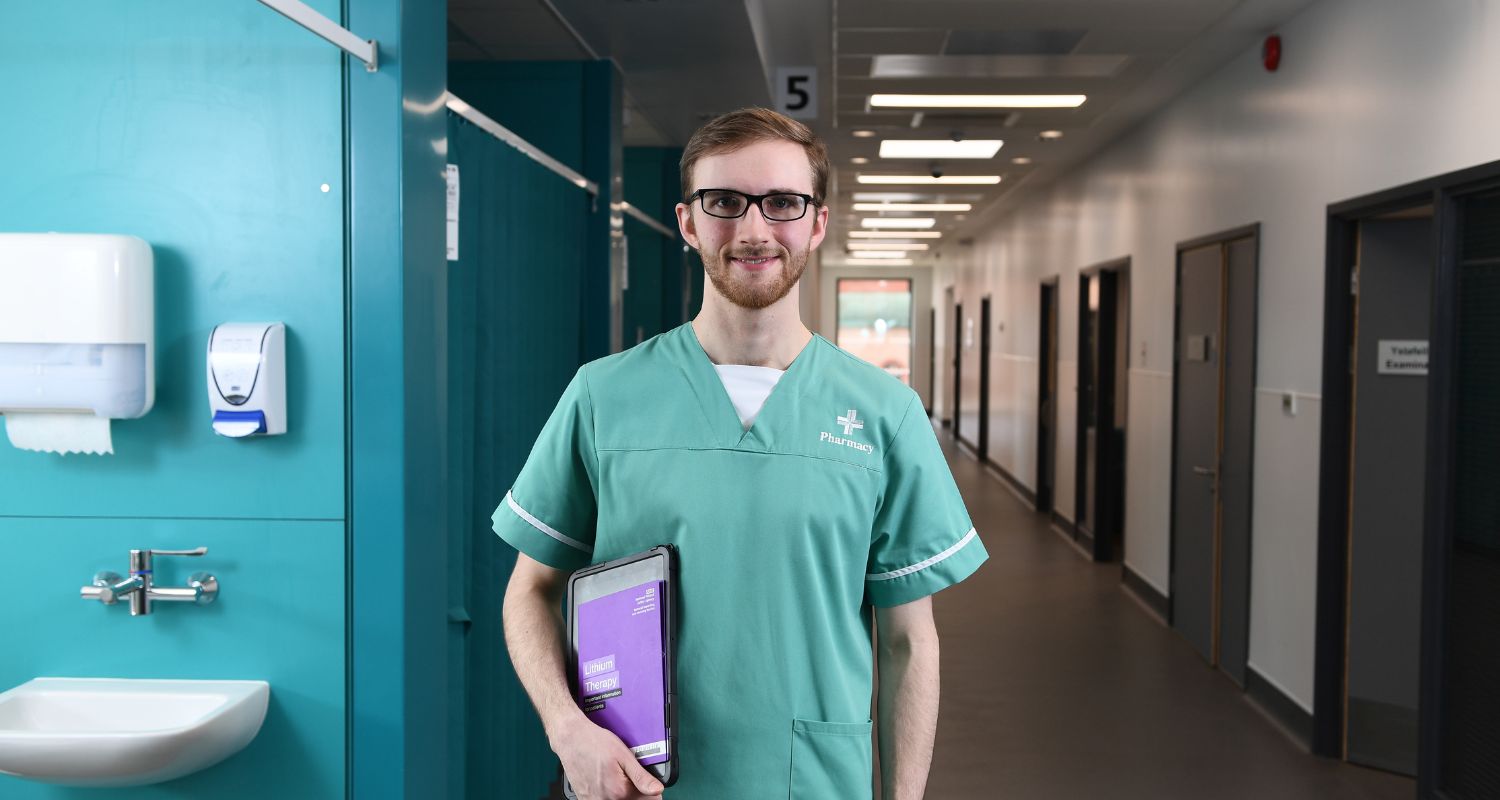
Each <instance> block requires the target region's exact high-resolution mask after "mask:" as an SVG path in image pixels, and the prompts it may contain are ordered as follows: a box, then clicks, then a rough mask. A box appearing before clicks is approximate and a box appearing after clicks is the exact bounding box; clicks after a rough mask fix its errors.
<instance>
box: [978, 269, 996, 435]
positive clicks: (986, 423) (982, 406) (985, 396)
mask: <svg viewBox="0 0 1500 800" xmlns="http://www.w3.org/2000/svg"><path fill="white" fill-rule="evenodd" d="M993 307H994V302H993V300H991V298H990V295H985V296H983V297H981V298H979V433H978V437H979V439H978V441H976V442H975V443H974V454H975V456H976V457H977V458H978V459H979V463H981V464H984V463H987V462H989V460H990V346H991V344H992V343H993V340H992V339H991V338H990V324H991V319H993V313H994V311H993Z"/></svg>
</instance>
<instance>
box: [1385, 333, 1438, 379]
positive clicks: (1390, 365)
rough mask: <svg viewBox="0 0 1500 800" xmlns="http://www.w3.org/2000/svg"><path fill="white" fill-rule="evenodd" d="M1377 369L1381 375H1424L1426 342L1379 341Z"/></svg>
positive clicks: (1425, 371) (1425, 368)
mask: <svg viewBox="0 0 1500 800" xmlns="http://www.w3.org/2000/svg"><path fill="white" fill-rule="evenodd" d="M1379 344H1380V346H1379V360H1378V367H1379V372H1380V374H1381V375H1426V374H1427V349H1428V348H1427V342H1426V341H1421V340H1395V339H1381V340H1380V343H1379Z"/></svg>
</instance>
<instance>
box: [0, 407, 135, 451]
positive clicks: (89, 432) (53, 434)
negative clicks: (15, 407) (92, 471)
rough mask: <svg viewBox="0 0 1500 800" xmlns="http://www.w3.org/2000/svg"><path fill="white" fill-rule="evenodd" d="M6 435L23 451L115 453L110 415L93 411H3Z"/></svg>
mask: <svg viewBox="0 0 1500 800" xmlns="http://www.w3.org/2000/svg"><path fill="white" fill-rule="evenodd" d="M5 435H6V436H9V437H10V443H11V444H13V445H15V446H16V447H19V448H21V449H22V450H39V451H42V452H44V453H62V454H63V455H67V454H68V453H96V454H98V455H101V456H102V455H107V454H112V453H114V452H115V446H114V441H113V440H112V439H111V438H110V435H109V417H96V416H94V415H93V414H26V413H16V412H7V413H6V414H5Z"/></svg>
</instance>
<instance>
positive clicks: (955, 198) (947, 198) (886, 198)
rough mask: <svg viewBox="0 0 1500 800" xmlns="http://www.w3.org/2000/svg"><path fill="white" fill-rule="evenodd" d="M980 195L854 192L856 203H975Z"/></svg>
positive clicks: (982, 197) (979, 198)
mask: <svg viewBox="0 0 1500 800" xmlns="http://www.w3.org/2000/svg"><path fill="white" fill-rule="evenodd" d="M983 199H984V195H982V194H953V193H951V192H855V193H854V202H856V203H922V202H932V203H977V202H979V201H980V200H983Z"/></svg>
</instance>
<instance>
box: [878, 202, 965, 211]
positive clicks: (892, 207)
mask: <svg viewBox="0 0 1500 800" xmlns="http://www.w3.org/2000/svg"><path fill="white" fill-rule="evenodd" d="M973 208H974V206H972V205H970V204H968V203H855V204H854V210H855V211H971V210H973Z"/></svg>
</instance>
